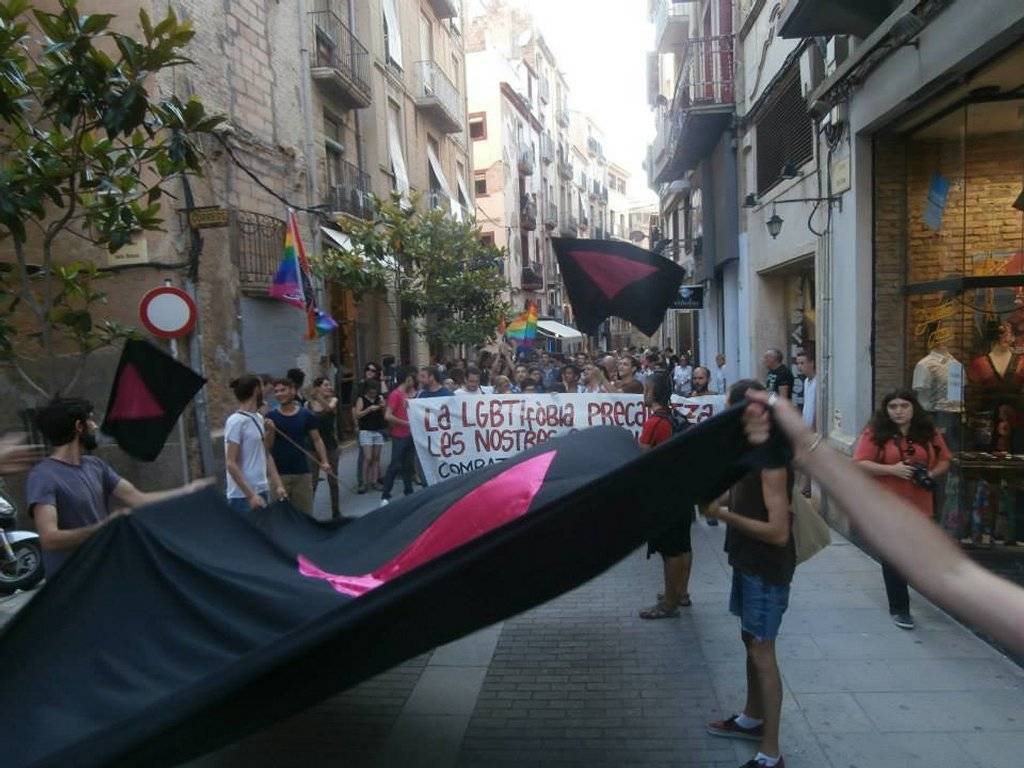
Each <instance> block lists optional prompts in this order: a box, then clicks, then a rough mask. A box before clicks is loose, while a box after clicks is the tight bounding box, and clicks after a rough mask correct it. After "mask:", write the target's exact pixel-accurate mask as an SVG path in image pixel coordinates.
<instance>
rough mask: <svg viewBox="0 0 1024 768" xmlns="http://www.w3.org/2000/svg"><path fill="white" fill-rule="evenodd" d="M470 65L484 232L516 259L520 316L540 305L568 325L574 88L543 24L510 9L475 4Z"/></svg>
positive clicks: (510, 261)
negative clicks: (561, 243)
mask: <svg viewBox="0 0 1024 768" xmlns="http://www.w3.org/2000/svg"><path fill="white" fill-rule="evenodd" d="M466 60H467V71H468V74H469V84H468V98H469V136H470V141H471V143H472V152H473V167H474V179H473V183H474V193H475V196H476V207H477V222H478V224H479V225H480V227H481V230H482V231H483V233H484V236H485V237H486V238H488V239H489V240H492V241H493V242H494V243H495V245H497V246H499V247H501V248H504V249H505V250H506V252H507V256H506V264H505V276H506V279H507V284H508V294H507V296H508V300H509V302H510V303H511V304H512V306H513V307H514V308H515V309H519V308H521V307H523V306H525V305H526V303H527V302H528V301H534V302H536V303H537V305H538V307H539V310H540V313H541V315H542V316H545V317H550V318H554V319H558V320H561V319H564V318H565V317H566V307H565V298H564V293H563V291H562V285H561V277H560V275H559V271H558V264H557V261H556V259H555V257H554V252H553V250H552V248H551V238H552V237H554V236H557V235H558V234H559V233H562V234H565V230H566V229H567V228H569V227H570V225H571V224H572V222H571V221H570V220H569V214H568V211H569V209H570V206H569V202H570V201H572V200H574V199H575V198H574V196H573V194H571V192H570V191H571V190H574V186H573V179H572V177H571V175H572V174H571V170H569V172H568V173H567V172H566V171H567V168H566V166H568V165H569V164H568V163H566V161H565V157H566V154H567V149H566V148H567V147H568V145H569V133H568V129H569V119H568V111H567V109H566V104H567V100H568V85H567V83H566V82H565V78H564V77H563V76H562V74H561V73H560V72H559V70H558V63H557V60H556V58H555V54H554V53H553V52H552V51H551V49H550V47H549V46H548V45H547V43H546V41H545V40H544V37H543V34H542V33H541V31H540V30H539V29H537V27H536V25H535V24H534V22H533V19H532V18H531V17H530V16H529V15H528V14H526V13H525V12H523V11H522V10H520V9H518V8H516V7H514V6H510V5H508V4H506V3H504V2H488V3H479V2H478V3H474V4H473V7H472V8H471V10H470V19H469V25H468V31H467V43H466ZM569 167H570V168H571V166H569ZM571 229H572V236H575V235H576V229H575V225H573V226H572V227H571Z"/></svg>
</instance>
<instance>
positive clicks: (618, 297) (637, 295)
mask: <svg viewBox="0 0 1024 768" xmlns="http://www.w3.org/2000/svg"><path fill="white" fill-rule="evenodd" d="M551 242H552V244H553V245H554V248H555V254H556V255H557V256H558V265H559V267H560V268H561V272H562V279H563V280H564V281H565V289H566V291H568V293H569V301H570V302H571V303H572V312H573V317H574V319H575V320H576V326H577V327H578V328H579V329H580V330H581V331H583V332H584V333H586V334H588V335H592V334H595V333H597V331H598V328H599V326H600V325H601V323H602V322H604V321H605V320H606V319H607V318H609V317H621V318H622V319H623V320H628V321H629V322H631V323H632V324H633V325H635V326H636V327H637V328H639V329H640V330H641V331H643V332H644V333H645V334H647V335H648V336H651V335H653V334H654V333H655V331H657V330H658V328H659V327H660V326H661V322H662V320H663V319H664V318H665V310H667V309H668V308H669V306H670V305H671V304H672V302H673V300H674V299H675V297H676V294H677V293H678V292H679V286H680V285H682V282H683V278H684V276H685V274H686V273H685V272H684V271H683V268H682V267H680V266H679V265H678V264H676V263H675V262H674V261H670V260H669V259H666V258H664V257H662V256H658V255H657V254H656V253H652V252H651V251H645V250H644V249H643V248H637V247H636V246H635V245H633V244H632V243H626V242H623V241H621V240H577V239H573V238H553V239H552V241H551Z"/></svg>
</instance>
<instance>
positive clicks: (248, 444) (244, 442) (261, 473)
mask: <svg viewBox="0 0 1024 768" xmlns="http://www.w3.org/2000/svg"><path fill="white" fill-rule="evenodd" d="M265 433H266V427H265V426H264V422H263V416H262V414H259V413H249V412H248V411H235V412H234V413H232V414H231V415H230V416H228V420H227V422H225V424H224V455H225V457H226V456H227V450H228V443H234V444H235V445H237V446H238V448H239V450H238V465H239V466H240V467H241V468H242V474H243V475H244V476H245V482H246V483H248V484H249V487H250V488H252V489H253V491H255V492H256V493H266V492H267V490H268V488H269V483H267V451H266V449H265V448H264V447H263V435H264V434H265ZM227 476H228V477H227V493H228V498H229V499H244V498H245V494H244V493H242V492H241V491H240V490H239V489H238V484H237V483H236V482H235V479H234V478H233V477H232V476H231V473H230V472H228V473H227Z"/></svg>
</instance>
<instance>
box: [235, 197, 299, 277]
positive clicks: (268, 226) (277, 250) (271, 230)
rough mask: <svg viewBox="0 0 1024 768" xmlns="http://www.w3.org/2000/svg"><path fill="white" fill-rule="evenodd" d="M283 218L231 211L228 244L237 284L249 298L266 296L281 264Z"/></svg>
mask: <svg viewBox="0 0 1024 768" xmlns="http://www.w3.org/2000/svg"><path fill="white" fill-rule="evenodd" d="M285 228H286V224H285V222H284V220H283V219H277V218H274V217H273V216H266V215H264V214H262V213H256V212H254V211H231V212H230V221H229V229H228V242H229V247H230V251H231V260H232V261H233V262H234V264H235V267H236V268H237V269H238V284H239V288H241V290H242V293H244V294H246V295H249V296H266V295H267V291H268V289H269V288H270V281H271V280H273V279H274V275H275V274H276V273H277V267H278V265H279V264H280V263H281V243H282V242H284V232H285Z"/></svg>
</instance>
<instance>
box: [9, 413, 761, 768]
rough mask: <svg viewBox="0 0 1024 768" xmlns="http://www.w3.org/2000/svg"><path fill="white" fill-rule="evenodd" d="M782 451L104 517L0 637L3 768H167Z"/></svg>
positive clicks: (508, 468) (417, 647) (593, 454)
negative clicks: (385, 501)
mask: <svg viewBox="0 0 1024 768" xmlns="http://www.w3.org/2000/svg"><path fill="white" fill-rule="evenodd" d="M779 456H780V454H779V448H778V446H775V447H774V448H761V449H758V450H757V451H752V450H751V449H750V448H749V446H748V445H747V443H746V441H745V439H744V434H743V425H742V414H741V412H740V411H738V410H731V411H726V412H725V413H723V414H721V415H720V416H717V417H715V418H711V419H708V420H706V421H703V422H701V423H699V424H697V425H696V426H695V427H693V428H691V429H689V430H687V431H686V432H684V433H682V434H680V435H677V436H675V437H674V438H672V439H671V440H669V441H668V442H667V443H664V444H663V445H661V446H659V447H658V448H655V449H654V450H652V451H647V452H643V453H641V452H640V451H639V450H638V448H637V444H636V439H635V437H634V435H633V432H632V431H631V430H628V429H622V428H620V427H616V426H593V427H590V428H588V429H584V430H580V431H578V432H570V433H569V434H567V435H564V436H561V437H559V436H556V437H553V438H552V439H550V440H546V441H544V442H543V443H541V444H539V445H536V446H534V447H532V448H529V449H527V450H525V451H523V452H521V453H518V454H516V455H515V456H512V457H510V458H509V459H508V460H507V461H505V462H502V463H495V464H492V465H490V466H485V467H483V468H481V469H480V470H478V471H475V472H471V473H468V474H465V475H460V476H457V477H454V478H452V479H450V480H448V481H445V482H441V483H438V484H436V485H434V486H432V487H430V488H427V489H426V490H425V491H423V492H421V493H417V494H415V495H412V496H408V497H405V498H403V499H401V500H396V501H395V502H393V503H392V504H390V505H388V506H386V507H383V508H381V509H379V510H376V511H375V512H372V513H370V514H368V515H366V516H365V517H362V518H360V519H358V520H355V521H353V522H351V523H349V524H348V525H344V526H340V525H338V524H332V523H321V522H317V521H315V520H313V519H311V518H310V517H307V516H305V515H302V514H300V513H298V512H296V511H295V510H293V509H292V508H290V507H288V506H286V505H275V506H273V507H270V508H268V509H264V510H260V511H258V512H253V513H249V514H238V513H236V512H233V511H232V510H230V509H229V508H228V507H227V505H226V504H225V502H224V500H223V499H222V498H221V497H220V496H219V495H218V494H217V493H216V492H214V491H213V490H212V489H208V490H206V491H203V492H200V493H197V494H194V495H192V496H189V497H186V498H179V499H174V500H172V501H168V502H165V503H161V504H156V505H153V506H151V507H147V508H144V509H140V510H137V511H136V512H134V513H133V514H131V515H126V516H123V517H119V518H116V519H115V520H113V521H112V522H111V523H110V524H108V525H106V526H104V527H103V528H102V529H101V530H100V532H99V533H98V534H96V535H95V536H93V537H92V538H91V539H90V540H89V541H88V542H87V543H86V544H85V545H83V546H82V547H81V548H79V549H78V550H77V551H76V552H75V553H74V554H73V555H72V557H71V558H70V559H69V560H68V561H67V563H66V564H65V565H64V567H63V568H61V570H60V571H58V572H57V573H56V574H55V575H53V577H52V578H50V579H48V581H47V583H46V585H45V586H44V587H43V588H42V590H41V591H40V592H39V593H38V594H37V595H36V596H35V597H34V598H33V600H32V601H31V602H29V603H28V604H27V605H26V606H25V608H23V609H22V611H21V612H20V613H18V614H17V615H16V616H15V617H14V618H13V619H12V620H11V621H10V623H9V624H7V626H6V627H4V629H3V630H2V634H0V659H3V660H4V662H5V664H4V669H3V674H2V675H0V711H2V712H4V713H6V715H7V716H5V719H4V723H3V736H4V738H3V741H2V746H0V764H2V765H3V766H4V768H21V767H22V766H54V767H60V768H66V767H67V766H75V768H85V767H88V766H100V765H103V766H107V765H123V766H146V767H147V768H154V767H155V766H168V765H177V764H179V763H181V762H184V761H186V760H188V759H190V758H192V757H194V756H197V755H200V754H203V753H204V752H207V751H210V750H212V749H215V748H217V747H219V746H221V745H223V744H225V743H229V742H231V741H234V740H236V739H238V738H240V737H241V736H244V735H245V734H248V733H251V732H253V731H256V730H259V729H260V728H262V727H264V726H266V725H267V724H269V723H271V722H273V721H275V720H278V719H281V718H283V717H287V716H288V715H291V714H294V713H296V712H298V711H301V710H302V709H304V708H306V707H308V706H310V705H311V704H314V703H316V702H318V701H320V700H322V699H324V698H327V697H328V696H331V695H332V694H335V693H337V692H338V691H341V690H343V689H345V688H348V687H350V686H352V685H355V684H356V683H358V682H360V681H362V680H365V679H367V678H369V677H371V676H373V675H375V674H377V673H379V672H381V671H383V670H386V669H388V668H390V667H392V666H394V665H395V664H398V663H400V662H402V661H404V660H406V659H409V658H412V657H414V656H416V655H418V654H421V653H424V652H425V651H428V650H430V649H431V648H434V647H435V646H437V645H439V644H442V643H446V642H449V641H451V640H454V639H456V638H458V637H461V636H463V635H465V634H468V633H470V632H473V631H474V630H477V629H479V628H481V627H485V626H487V625H489V624H492V623H494V622H497V621H500V620H502V619H505V618H507V617H509V616H512V615H515V614H517V613H520V612H522V611H525V610H527V609H529V608H531V607H533V606H535V605H538V604H540V603H543V602H545V601H547V600H549V599H551V598H554V597H556V596H558V595H560V594H562V593H563V592H566V591H568V590H570V589H573V588H574V587H576V586H578V585H580V584H582V583H584V582H585V581H587V580H589V579H591V578H593V577H595V576H597V575H598V574H599V573H601V572H602V571H604V570H605V569H606V568H608V567H610V566H611V565H613V564H614V563H615V562H617V561H618V560H620V559H621V558H623V557H625V556H626V555H627V554H629V553H630V552H632V551H634V550H635V549H636V548H637V547H638V546H639V545H640V544H641V543H642V542H643V541H644V539H645V538H646V536H647V534H648V532H649V531H651V530H657V529H659V528H661V527H663V526H664V525H665V524H666V523H668V522H670V521H671V520H672V519H673V516H674V515H678V514H680V513H685V510H687V509H688V507H689V505H692V504H693V503H694V502H696V501H700V500H707V499H710V498H713V497H715V496H717V495H718V494H720V493H721V492H723V491H724V490H725V489H727V488H728V487H729V486H730V485H732V484H733V483H734V482H735V481H736V480H738V479H739V478H740V477H742V476H743V474H744V473H746V472H748V471H750V469H751V468H752V467H754V466H763V465H766V464H768V463H771V462H773V461H779V460H781V459H780V458H779Z"/></svg>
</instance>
